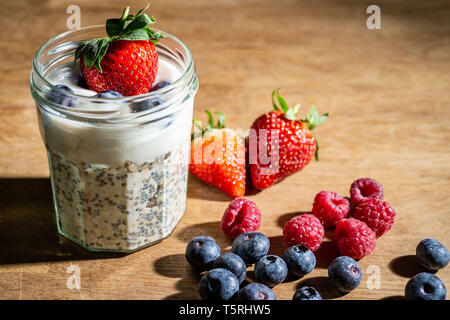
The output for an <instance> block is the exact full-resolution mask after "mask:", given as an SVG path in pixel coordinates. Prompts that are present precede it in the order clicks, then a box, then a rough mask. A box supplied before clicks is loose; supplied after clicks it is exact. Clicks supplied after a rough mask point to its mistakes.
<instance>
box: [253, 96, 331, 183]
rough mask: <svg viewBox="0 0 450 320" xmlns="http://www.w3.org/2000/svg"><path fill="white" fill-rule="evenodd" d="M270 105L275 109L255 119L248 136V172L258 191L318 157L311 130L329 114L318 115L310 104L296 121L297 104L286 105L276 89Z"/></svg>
mask: <svg viewBox="0 0 450 320" xmlns="http://www.w3.org/2000/svg"><path fill="white" fill-rule="evenodd" d="M275 95H276V96H277V100H278V104H279V105H280V107H278V106H277V104H276V103H275ZM272 104H273V107H274V111H272V112H269V113H266V114H264V115H262V116H260V117H259V118H258V119H256V120H255V122H254V123H253V125H252V129H254V130H251V131H250V135H249V162H250V165H249V166H250V175H251V179H252V183H253V185H254V186H255V188H257V189H260V190H262V189H265V188H268V187H270V186H271V185H273V184H274V183H276V182H278V181H280V180H282V179H284V178H286V177H287V176H289V175H291V174H293V173H295V172H297V171H299V170H301V169H303V168H304V167H305V166H306V165H307V164H308V163H309V162H310V161H311V159H312V157H313V156H314V155H315V157H316V160H318V149H319V147H318V143H317V140H316V139H315V138H314V136H313V134H312V132H311V131H312V130H313V129H314V128H315V127H316V126H318V125H319V124H321V123H323V122H324V121H325V120H326V119H327V117H328V114H325V115H323V116H322V117H319V115H318V113H317V110H316V108H315V107H314V106H312V107H311V112H310V113H309V114H307V115H306V119H305V120H297V119H296V115H297V111H298V109H299V107H300V105H299V104H297V105H295V106H294V107H293V108H292V109H291V108H289V107H288V105H287V103H286V101H285V100H284V99H283V98H282V97H281V95H280V93H279V89H276V90H274V91H273V92H272ZM277 137H278V139H277Z"/></svg>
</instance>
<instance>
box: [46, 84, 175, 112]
mask: <svg viewBox="0 0 450 320" xmlns="http://www.w3.org/2000/svg"><path fill="white" fill-rule="evenodd" d="M170 84H171V82H170V81H160V82H158V83H157V84H155V85H154V86H153V87H152V88H151V90H150V92H153V91H156V90H158V89H161V88H164V87H166V86H168V85H170ZM78 85H79V86H81V87H83V88H86V89H87V88H88V87H87V84H86V83H85V81H84V79H82V81H81V80H80V81H79V82H78ZM55 87H57V88H59V89H62V90H64V91H67V92H69V93H72V94H73V93H74V91H73V90H72V89H71V88H69V87H68V86H66V85H64V84H57V85H56V86H55ZM123 97H124V96H123V95H122V94H121V93H120V92H117V91H114V90H108V91H104V92H100V93H97V94H96V95H95V96H93V98H104V99H117V98H123ZM47 99H48V100H49V101H52V102H53V103H56V104H59V105H63V106H66V107H70V108H72V107H75V106H76V102H77V101H76V97H73V96H70V95H66V94H64V93H63V92H60V91H56V90H54V89H52V90H51V91H50V93H49V94H48V95H47ZM162 103H163V101H162V100H161V99H160V98H158V97H156V98H152V99H146V100H143V101H140V102H136V103H135V104H134V105H133V106H132V110H131V111H132V112H140V111H145V110H149V109H151V108H153V107H156V106H158V105H160V104H162Z"/></svg>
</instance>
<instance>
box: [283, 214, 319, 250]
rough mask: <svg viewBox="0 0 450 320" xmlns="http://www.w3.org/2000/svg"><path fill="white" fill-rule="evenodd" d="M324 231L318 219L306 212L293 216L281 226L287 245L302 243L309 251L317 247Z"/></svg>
mask: <svg viewBox="0 0 450 320" xmlns="http://www.w3.org/2000/svg"><path fill="white" fill-rule="evenodd" d="M324 233H325V230H324V229H323V226H322V224H321V223H320V220H319V219H317V218H316V217H315V216H314V215H312V214H308V213H307V214H302V215H299V216H295V217H293V218H292V219H291V220H289V221H288V222H286V224H285V225H284V228H283V236H284V240H285V241H286V243H287V244H288V246H289V247H290V246H293V245H303V246H306V247H308V248H309V249H310V250H311V251H316V250H317V249H319V247H320V245H321V244H322V239H323V235H324Z"/></svg>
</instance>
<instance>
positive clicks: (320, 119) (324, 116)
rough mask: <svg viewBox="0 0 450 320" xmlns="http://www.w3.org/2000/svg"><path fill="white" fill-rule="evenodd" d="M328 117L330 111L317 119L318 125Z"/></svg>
mask: <svg viewBox="0 0 450 320" xmlns="http://www.w3.org/2000/svg"><path fill="white" fill-rule="evenodd" d="M327 119H328V113H325V114H324V115H323V116H321V117H320V118H319V120H318V121H317V125H320V124H322V123H323V122H324V121H325V120H327Z"/></svg>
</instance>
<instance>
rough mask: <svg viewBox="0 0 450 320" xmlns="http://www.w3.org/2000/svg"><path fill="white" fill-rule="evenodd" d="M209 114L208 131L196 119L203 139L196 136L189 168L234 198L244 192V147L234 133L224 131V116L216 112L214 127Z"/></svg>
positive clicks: (206, 181) (204, 180)
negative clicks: (216, 119) (216, 117)
mask: <svg viewBox="0 0 450 320" xmlns="http://www.w3.org/2000/svg"><path fill="white" fill-rule="evenodd" d="M205 112H206V113H207V114H208V118H209V125H208V127H207V129H203V128H202V126H201V125H200V124H199V123H198V122H197V121H195V120H194V125H195V126H196V127H197V128H199V129H200V130H201V136H198V135H197V136H196V134H195V133H194V135H193V141H192V145H191V163H190V164H189V169H190V171H191V172H192V174H194V175H195V176H196V177H197V178H199V179H200V180H202V181H203V182H205V183H207V184H210V185H212V186H214V187H216V188H219V189H220V190H222V191H224V192H225V193H227V194H228V195H230V196H232V197H242V196H243V195H244V193H245V145H244V140H243V139H242V137H240V136H239V135H238V134H237V133H236V132H235V131H234V130H231V129H225V116H224V115H223V114H222V113H220V112H217V114H218V115H219V119H218V121H217V125H214V119H213V115H212V113H211V112H210V111H208V110H205Z"/></svg>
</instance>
